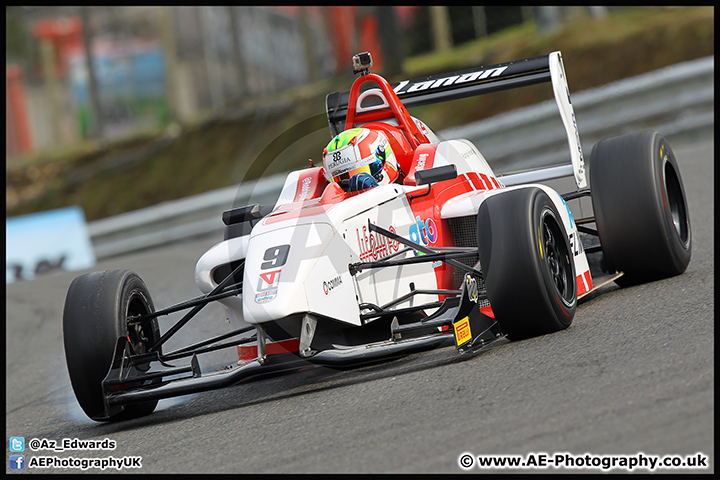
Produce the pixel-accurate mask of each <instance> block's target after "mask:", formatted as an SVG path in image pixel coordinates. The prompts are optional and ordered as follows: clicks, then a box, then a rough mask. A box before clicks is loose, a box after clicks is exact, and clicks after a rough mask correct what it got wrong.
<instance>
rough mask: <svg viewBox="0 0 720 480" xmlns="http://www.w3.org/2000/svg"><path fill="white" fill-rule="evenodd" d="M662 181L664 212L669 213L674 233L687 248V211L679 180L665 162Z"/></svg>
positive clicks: (688, 233)
mask: <svg viewBox="0 0 720 480" xmlns="http://www.w3.org/2000/svg"><path fill="white" fill-rule="evenodd" d="M663 176H664V179H665V192H666V193H667V198H663V200H664V201H665V202H666V203H665V205H664V206H665V210H666V211H669V213H670V219H671V221H672V224H673V227H674V228H675V233H676V234H677V236H678V238H680V242H681V243H682V244H683V246H684V247H685V248H687V246H688V243H689V241H690V228H689V225H688V216H687V209H686V207H685V196H684V195H683V191H682V187H681V186H680V179H679V178H678V176H677V173H676V172H675V168H673V165H672V164H671V163H670V162H668V161H666V162H665V168H664V175H663Z"/></svg>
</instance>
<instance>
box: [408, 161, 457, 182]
mask: <svg viewBox="0 0 720 480" xmlns="http://www.w3.org/2000/svg"><path fill="white" fill-rule="evenodd" d="M455 178H457V167H456V166H455V165H443V166H441V167H435V168H428V169H427V170H419V171H417V172H415V185H429V184H431V183H436V182H441V181H443V180H453V179H455Z"/></svg>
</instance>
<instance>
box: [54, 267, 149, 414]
mask: <svg viewBox="0 0 720 480" xmlns="http://www.w3.org/2000/svg"><path fill="white" fill-rule="evenodd" d="M153 311H154V307H153V303H152V299H151V298H150V293H149V292H148V289H147V287H146V286H145V283H144V282H143V281H142V280H141V279H140V277H139V276H138V275H137V274H136V273H134V272H131V271H128V270H107V271H103V272H93V273H88V274H85V275H81V276H79V277H77V278H76V279H75V280H73V282H72V284H71V285H70V288H69V289H68V293H67V296H66V298H65V308H64V311H63V341H64V343H65V358H66V361H67V367H68V373H69V374H70V381H71V383H72V387H73V390H74V392H75V397H76V398H77V400H78V403H79V404H80V406H81V407H82V409H83V411H84V412H85V414H86V415H87V416H88V417H90V418H91V419H93V420H96V421H116V420H125V419H129V418H135V417H140V416H143V415H147V414H150V413H152V412H153V410H155V407H156V406H157V400H152V401H147V402H143V403H138V404H133V405H127V406H125V408H124V410H123V411H122V412H121V413H119V414H117V415H113V416H111V417H107V416H106V414H105V408H104V403H103V391H102V381H103V379H104V378H105V377H106V376H107V374H108V371H109V369H110V364H111V363H112V358H113V353H114V351H115V345H116V343H117V340H118V338H119V337H123V336H127V337H128V338H129V339H130V342H131V345H132V347H133V349H134V350H135V352H136V353H144V352H146V351H147V349H148V347H149V346H151V345H152V344H154V343H155V342H156V341H157V340H158V339H159V338H160V331H159V328H158V324H157V319H153V320H151V321H150V322H149V323H147V324H145V326H144V327H141V326H139V325H136V326H133V327H128V326H127V318H128V317H131V316H136V315H142V314H145V313H150V312H153ZM138 369H142V366H140V367H138Z"/></svg>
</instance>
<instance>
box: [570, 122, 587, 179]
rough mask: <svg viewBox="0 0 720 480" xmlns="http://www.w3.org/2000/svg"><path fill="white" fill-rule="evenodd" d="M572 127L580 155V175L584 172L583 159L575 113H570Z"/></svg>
mask: <svg viewBox="0 0 720 480" xmlns="http://www.w3.org/2000/svg"><path fill="white" fill-rule="evenodd" d="M572 121H573V127H575V141H576V142H577V149H578V155H579V157H580V168H578V170H579V173H580V175H584V174H585V167H584V165H585V159H584V158H583V153H582V145H580V132H578V126H577V122H575V114H574V113H573V114H572Z"/></svg>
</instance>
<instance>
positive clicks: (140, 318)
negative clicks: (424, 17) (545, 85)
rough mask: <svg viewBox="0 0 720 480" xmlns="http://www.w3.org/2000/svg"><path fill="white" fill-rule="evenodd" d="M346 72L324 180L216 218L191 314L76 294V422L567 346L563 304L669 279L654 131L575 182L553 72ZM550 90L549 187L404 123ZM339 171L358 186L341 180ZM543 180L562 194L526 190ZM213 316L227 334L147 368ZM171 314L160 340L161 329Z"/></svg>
mask: <svg viewBox="0 0 720 480" xmlns="http://www.w3.org/2000/svg"><path fill="white" fill-rule="evenodd" d="M353 66H354V69H355V73H357V74H359V76H358V78H357V79H356V80H355V82H354V83H353V85H352V88H351V90H350V91H349V92H336V93H332V94H330V95H328V96H327V98H326V112H327V117H328V123H329V126H330V133H331V135H330V136H331V138H333V141H331V143H330V144H328V147H326V149H325V155H324V159H323V165H322V166H311V167H309V168H306V169H304V170H299V171H295V172H292V173H290V174H289V175H288V176H287V180H286V181H285V184H284V187H283V189H282V192H281V193H280V196H279V198H278V200H277V203H276V204H275V206H274V208H273V209H272V211H269V212H265V211H263V209H262V208H261V207H260V206H259V205H257V204H254V205H249V206H244V207H241V208H234V209H231V210H228V211H226V212H224V214H223V216H222V219H223V221H224V223H225V224H226V227H225V238H224V240H223V241H222V242H220V243H218V244H217V245H215V246H214V247H212V248H211V249H210V250H209V251H208V252H207V253H206V254H205V255H203V256H202V257H201V258H200V260H199V261H198V263H197V267H196V271H195V280H196V282H197V285H198V287H199V288H200V290H201V292H202V295H201V296H199V297H196V298H193V299H191V300H188V301H186V302H183V303H180V304H177V305H174V306H171V307H168V308H164V309H161V310H155V306H154V304H153V301H152V299H151V296H150V293H149V291H148V289H147V287H146V286H145V284H144V282H143V281H142V280H141V279H140V277H139V276H138V275H137V274H135V273H134V272H131V271H127V270H111V271H103V272H93V273H88V274H85V275H81V276H79V277H77V278H76V279H75V280H74V281H73V282H72V284H71V285H70V288H69V290H68V293H67V298H66V301H65V307H64V312H63V334H64V344H65V354H66V358H67V366H68V370H69V374H70V379H71V381H72V386H73V389H74V391H75V395H76V397H77V400H78V402H79V403H80V406H81V407H82V409H83V410H84V411H85V413H86V414H87V415H88V416H89V417H90V418H92V419H93V420H96V421H115V420H121V419H127V418H133V417H138V416H141V415H146V414H148V413H150V412H152V411H153V410H154V409H155V406H156V405H157V402H158V400H159V399H162V398H168V397H173V396H178V395H184V394H189V393H196V392H199V391H204V390H210V389H216V388H221V387H225V386H229V385H233V384H235V383H238V382H240V381H242V380H245V379H248V378H250V377H253V376H256V375H260V374H266V373H270V372H276V371H286V370H292V369H299V368H304V367H308V366H313V365H321V366H343V367H345V366H354V365H359V364H366V363H369V362H377V361H379V360H382V359H388V358H394V357H397V356H401V355H407V354H409V353H412V352H417V351H421V350H425V349H429V348H435V347H439V346H445V345H447V346H450V345H451V344H453V345H454V346H455V348H456V349H457V350H458V351H459V352H460V354H468V353H469V352H474V351H477V350H478V349H481V348H488V346H489V345H492V344H493V343H494V342H497V341H498V339H505V338H507V339H508V340H520V339H523V338H528V337H532V336H537V335H543V334H548V333H552V332H557V331H559V330H562V329H565V328H568V327H569V326H570V324H571V323H572V321H573V317H574V315H575V311H576V306H577V302H578V299H579V298H582V297H583V296H585V295H587V294H588V293H590V292H592V291H593V290H596V289H597V288H598V287H599V286H600V285H601V284H604V283H606V282H609V281H615V282H616V283H618V284H619V285H620V286H627V285H632V284H637V283H639V282H646V281H652V280H657V279H661V278H665V277H669V276H673V275H678V274H681V273H683V272H684V271H685V269H686V267H687V265H688V262H689V261H690V254H691V231H690V217H689V214H688V208H687V202H686V199H685V192H684V190H683V183H682V180H681V178H680V170H679V169H678V165H677V162H676V159H675V156H674V155H673V151H672V150H671V148H670V146H669V145H668V142H667V141H666V140H665V138H663V136H662V135H660V134H659V133H658V132H652V131H645V132H641V133H633V134H627V135H622V136H619V137H614V138H609V139H605V140H602V141H600V142H598V143H597V144H596V145H595V146H594V148H593V150H592V153H591V156H590V161H589V171H586V165H585V163H584V159H583V154H582V149H581V146H580V139H579V135H578V129H577V125H576V123H575V116H574V113H573V108H572V104H571V102H570V94H569V90H568V86H567V82H566V78H565V71H564V67H563V63H562V58H561V55H560V52H553V53H550V54H549V55H545V56H540V57H534V58H527V59H523V60H516V61H511V62H507V63H501V64H497V65H490V66H483V67H479V68H473V69H469V70H464V71H458V72H453V73H448V74H445V75H435V76H429V77H425V78H420V79H415V80H405V81H401V82H399V83H395V84H390V83H389V82H388V81H386V80H385V79H384V78H383V77H381V76H379V75H377V74H373V73H370V68H371V66H372V59H371V57H370V54H369V53H367V52H365V53H362V54H358V55H355V56H354V57H353ZM547 81H549V82H551V84H552V88H553V92H554V97H555V100H556V102H557V106H558V110H559V113H560V116H561V118H562V122H563V125H564V127H565V130H566V133H567V141H568V145H569V150H570V152H569V162H568V164H567V165H563V166H559V167H558V166H554V167H551V168H543V169H536V170H532V171H527V172H521V173H517V174H509V175H504V176H502V177H498V176H497V175H495V174H494V173H493V170H492V169H491V168H490V166H489V165H488V163H487V162H486V160H485V158H484V157H483V156H482V154H481V153H480V152H479V151H478V149H477V148H476V147H475V146H474V145H473V144H472V143H471V142H469V141H467V140H440V139H439V138H438V137H437V135H436V134H434V133H433V131H432V130H431V129H430V128H428V126H427V125H425V124H424V123H423V122H422V121H420V120H418V119H417V118H414V117H412V116H411V115H410V114H409V113H408V110H407V108H409V107H415V106H420V105H425V104H429V103H432V102H440V101H445V100H451V99H458V98H464V97H467V96H470V95H478V94H485V93H489V92H494V91H499V90H504V89H509V88H515V87H521V86H525V85H533V84H537V83H540V82H547ZM348 132H350V133H348ZM343 139H344V140H343ZM363 145H364V146H363ZM365 147H368V148H365ZM363 148H365V151H363ZM391 160H392V161H391ZM353 162H355V164H353ZM357 162H360V163H357ZM349 164H353V165H354V166H356V167H358V169H360V170H364V171H366V172H368V173H364V174H363V175H364V176H361V177H351V178H347V177H348V176H349V174H350V173H352V172H351V170H350V169H349V167H348V166H347V165H349ZM378 167H379V168H378ZM373 169H374V170H373ZM353 171H354V170H353ZM559 177H573V178H574V181H575V182H574V183H575V184H576V185H577V188H576V189H573V191H571V192H569V193H563V194H559V193H558V192H556V191H555V190H554V189H552V188H550V187H548V186H546V185H544V184H543V183H541V182H544V181H547V180H551V179H555V178H559ZM357 178H361V180H362V182H361V183H362V185H360V187H365V188H352V182H353V179H357ZM365 180H367V183H366V182H365ZM348 182H350V183H348ZM355 183H358V182H355ZM356 187H357V185H356ZM581 197H590V198H591V202H592V209H593V214H594V216H590V217H586V218H578V217H577V216H573V214H572V213H571V211H570V208H569V207H568V204H567V203H566V202H568V201H571V200H577V199H580V198H581ZM591 267H592V268H591ZM210 302H219V304H221V305H222V307H223V308H224V310H225V313H226V314H227V317H228V319H229V321H230V324H231V325H232V326H233V328H232V329H231V331H229V332H228V333H226V334H222V335H219V336H216V337H214V338H209V339H207V340H204V341H200V342H197V343H194V344H192V345H188V346H186V347H183V348H180V349H175V350H173V351H169V352H168V351H165V350H163V346H164V345H165V346H166V342H167V340H168V339H169V338H171V337H172V336H173V335H175V334H176V333H177V332H178V331H179V330H180V329H181V328H182V327H183V326H184V325H186V324H187V322H188V321H190V320H191V319H192V318H193V317H194V316H195V315H196V314H197V312H198V311H200V310H201V309H202V308H203V307H204V306H205V305H207V304H208V303H210ZM182 310H189V311H188V312H187V313H186V314H185V315H183V316H182V317H181V318H180V319H179V320H178V321H177V322H175V323H174V325H173V326H172V327H170V328H168V329H166V331H161V329H160V328H159V325H158V317H159V316H164V315H169V314H172V313H175V312H179V311H182ZM236 347H237V350H238V352H239V359H238V360H237V362H235V359H234V358H233V364H232V365H230V366H228V367H226V368H224V369H222V368H221V369H218V370H213V371H209V372H206V371H202V369H201V368H200V362H199V361H198V356H199V355H202V354H206V353H208V352H213V351H216V350H219V349H227V348H236Z"/></svg>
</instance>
